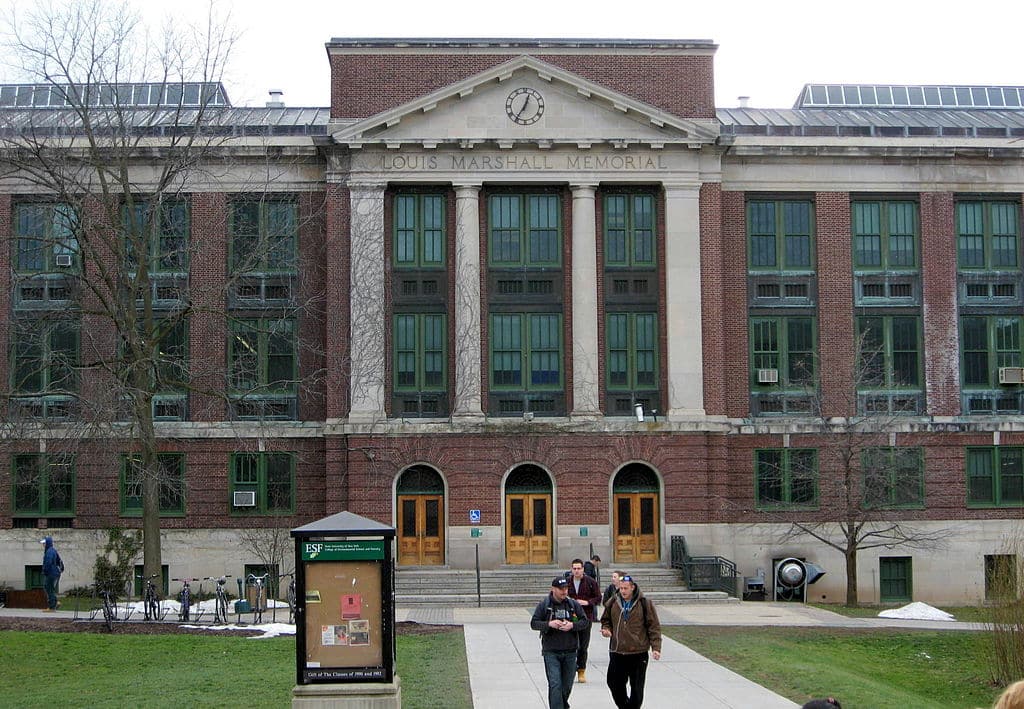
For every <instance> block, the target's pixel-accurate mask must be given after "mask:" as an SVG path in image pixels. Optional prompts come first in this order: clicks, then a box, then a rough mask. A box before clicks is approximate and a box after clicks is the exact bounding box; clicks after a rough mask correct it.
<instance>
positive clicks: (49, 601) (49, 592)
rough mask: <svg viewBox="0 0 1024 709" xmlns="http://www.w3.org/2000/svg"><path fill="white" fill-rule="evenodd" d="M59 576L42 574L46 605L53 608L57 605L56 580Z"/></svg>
mask: <svg viewBox="0 0 1024 709" xmlns="http://www.w3.org/2000/svg"><path fill="white" fill-rule="evenodd" d="M59 579H60V576H44V577H43V590H44V591H46V607H47V608H49V609H51V610H52V609H54V608H56V607H57V581H58V580H59Z"/></svg>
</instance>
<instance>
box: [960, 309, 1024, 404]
mask: <svg viewBox="0 0 1024 709" xmlns="http://www.w3.org/2000/svg"><path fill="white" fill-rule="evenodd" d="M960 328H961V348H962V350H963V358H964V361H963V384H964V386H965V387H974V388H978V387H995V386H998V384H999V368H1000V367H1020V366H1021V364H1022V363H1024V357H1022V349H1024V348H1022V344H1021V318H1020V317H1019V316H1016V315H1010V316H969V317H963V318H961V319H960Z"/></svg>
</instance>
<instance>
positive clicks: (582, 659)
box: [576, 621, 594, 670]
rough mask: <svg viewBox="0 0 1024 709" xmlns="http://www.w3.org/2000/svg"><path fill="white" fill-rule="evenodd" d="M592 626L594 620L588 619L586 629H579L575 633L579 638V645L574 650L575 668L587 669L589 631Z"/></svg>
mask: <svg viewBox="0 0 1024 709" xmlns="http://www.w3.org/2000/svg"><path fill="white" fill-rule="evenodd" d="M593 628H594V621H590V625H588V626H587V629H586V630H581V631H579V632H578V633H576V637H577V638H579V641H580V646H579V648H577V650H576V669H577V670H585V669H587V655H589V654H590V631H591V630H593Z"/></svg>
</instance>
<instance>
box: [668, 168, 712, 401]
mask: <svg viewBox="0 0 1024 709" xmlns="http://www.w3.org/2000/svg"><path fill="white" fill-rule="evenodd" d="M664 187H665V298H666V303H665V319H666V320H667V323H666V326H667V328H668V333H669V336H668V370H667V372H668V417H669V419H684V418H693V417H697V416H703V415H704V357H703V352H704V350H703V337H702V333H701V322H702V321H701V283H700V185H699V184H697V183H695V182H694V183H680V184H665V186H664Z"/></svg>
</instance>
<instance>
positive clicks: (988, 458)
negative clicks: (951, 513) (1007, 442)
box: [966, 446, 1024, 507]
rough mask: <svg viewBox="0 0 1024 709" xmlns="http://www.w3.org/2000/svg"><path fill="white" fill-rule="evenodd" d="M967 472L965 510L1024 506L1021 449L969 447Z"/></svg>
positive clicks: (1023, 456)
mask: <svg viewBox="0 0 1024 709" xmlns="http://www.w3.org/2000/svg"><path fill="white" fill-rule="evenodd" d="M966 468H967V504H968V506H978V507H1001V506H1006V507H1020V506H1021V505H1022V504H1024V448H1020V447H1012V446H978V447H970V448H968V449H967V461H966Z"/></svg>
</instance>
